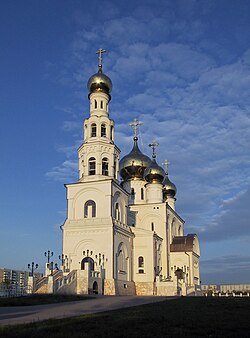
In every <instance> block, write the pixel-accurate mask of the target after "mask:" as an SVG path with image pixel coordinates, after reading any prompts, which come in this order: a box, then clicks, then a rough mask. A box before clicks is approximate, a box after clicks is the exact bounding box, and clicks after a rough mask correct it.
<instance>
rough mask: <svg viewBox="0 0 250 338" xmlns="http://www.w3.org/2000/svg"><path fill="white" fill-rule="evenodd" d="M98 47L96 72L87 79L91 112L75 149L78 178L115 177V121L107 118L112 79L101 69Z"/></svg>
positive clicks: (116, 163) (100, 53) (116, 151)
mask: <svg viewBox="0 0 250 338" xmlns="http://www.w3.org/2000/svg"><path fill="white" fill-rule="evenodd" d="M105 52H106V51H105V50H104V49H102V48H100V49H99V50H98V51H97V52H96V53H97V54H99V64H98V71H97V73H96V74H94V75H92V76H91V77H90V79H89V81H88V91H89V95H88V97H89V102H90V113H89V118H87V119H85V121H84V127H83V129H84V143H83V144H82V145H81V147H80V148H79V150H78V158H79V181H80V182H85V181H92V180H97V179H103V178H105V176H106V177H108V178H111V177H112V178H114V179H116V180H117V179H118V163H119V155H120V150H119V149H118V148H117V147H116V145H115V144H114V125H115V124H114V121H113V120H112V119H110V118H109V102H110V100H111V95H110V93H111V90H112V82H111V80H110V78H109V77H108V76H106V75H105V74H104V73H103V70H102V58H103V57H102V55H103V53H105Z"/></svg>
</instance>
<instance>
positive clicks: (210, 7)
mask: <svg viewBox="0 0 250 338" xmlns="http://www.w3.org/2000/svg"><path fill="white" fill-rule="evenodd" d="M0 25H1V29H0V42H1V51H0V65H1V90H0V109H1V114H0V116H1V123H0V149H1V177H0V183H1V194H0V213H1V221H0V234H1V235H0V266H2V267H9V268H16V269H26V268H27V264H28V263H31V262H32V261H35V263H38V264H39V266H40V269H41V270H43V266H44V264H45V257H44V252H45V251H47V250H48V249H49V250H52V251H54V261H58V259H57V257H58V255H59V254H60V253H61V252H60V251H61V232H60V225H61V224H62V223H63V222H64V219H65V215H66V196H65V188H64V183H69V182H74V181H76V180H77V151H76V150H77V148H78V146H79V145H80V144H81V142H82V138H83V135H82V123H83V119H84V118H86V117H87V115H88V111H89V106H88V104H89V102H88V98H87V88H86V83H87V80H88V78H89V77H90V76H91V75H92V74H93V73H94V72H95V71H96V69H97V58H96V55H95V51H96V50H97V49H98V48H100V47H102V48H105V49H106V50H108V53H106V54H105V56H104V72H105V73H106V74H108V75H109V76H110V77H111V79H112V82H113V92H112V101H111V104H110V116H111V118H113V119H114V120H115V122H116V129H115V141H116V143H117V145H118V146H119V147H120V148H121V150H122V156H123V155H125V154H126V153H127V152H128V149H130V148H131V147H132V136H131V134H132V131H131V129H130V128H129V127H128V123H129V122H130V121H131V120H132V119H133V118H134V117H137V118H139V119H140V120H141V121H143V123H144V124H143V126H142V127H141V129H140V133H141V135H140V136H141V138H140V147H141V150H143V151H144V152H145V153H147V154H148V155H149V154H150V150H149V149H148V146H147V145H148V143H149V142H150V141H152V139H156V140H157V141H158V142H159V143H160V145H159V147H158V162H159V163H162V162H163V161H164V160H165V159H168V160H169V161H170V163H171V164H170V168H169V176H170V179H171V180H172V181H173V182H174V183H175V184H176V186H177V189H178V192H177V204H176V209H177V212H179V214H180V215H181V217H183V218H184V219H185V221H186V224H185V230H186V233H188V232H189V233H191V232H196V233H197V234H198V235H199V238H200V245H201V254H202V256H201V280H202V282H203V283H229V282H235V283H240V282H241V283H247V282H248V283H249V282H250V249H249V240H250V221H249V220H250V207H249V206H250V169H249V168H250V166H249V164H250V154H249V144H250V113H249V108H250V95H249V88H250V4H249V1H247V0H244V1H243V0H238V1H230V0H227V1H226V0H216V1H202V0H200V1H198V0H197V1H195V0H192V1H191V0H182V1H167V0H164V1H161V0H160V1H146V0H144V1H119V2H118V1H77V0H75V1H65V0H60V1H59V0H58V1H56V0H50V1H46V0H43V1H36V0H31V1H28V0H23V1H14V0H11V1H5V2H3V1H2V2H1V4H0Z"/></svg>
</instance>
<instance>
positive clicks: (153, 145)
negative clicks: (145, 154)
mask: <svg viewBox="0 0 250 338" xmlns="http://www.w3.org/2000/svg"><path fill="white" fill-rule="evenodd" d="M158 145H159V143H158V142H156V141H155V140H153V142H152V143H150V144H149V147H151V148H152V151H153V154H152V158H156V153H155V150H156V147H158Z"/></svg>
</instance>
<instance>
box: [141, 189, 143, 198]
mask: <svg viewBox="0 0 250 338" xmlns="http://www.w3.org/2000/svg"><path fill="white" fill-rule="evenodd" d="M141 200H144V190H143V188H141Z"/></svg>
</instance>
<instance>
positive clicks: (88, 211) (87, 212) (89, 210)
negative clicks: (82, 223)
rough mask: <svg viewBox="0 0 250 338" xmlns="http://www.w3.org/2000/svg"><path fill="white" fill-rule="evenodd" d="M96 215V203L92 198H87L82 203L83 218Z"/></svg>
mask: <svg viewBox="0 0 250 338" xmlns="http://www.w3.org/2000/svg"><path fill="white" fill-rule="evenodd" d="M91 217H96V204H95V202H94V201H92V200H88V201H87V202H86V203H85V204H84V218H91Z"/></svg>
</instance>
